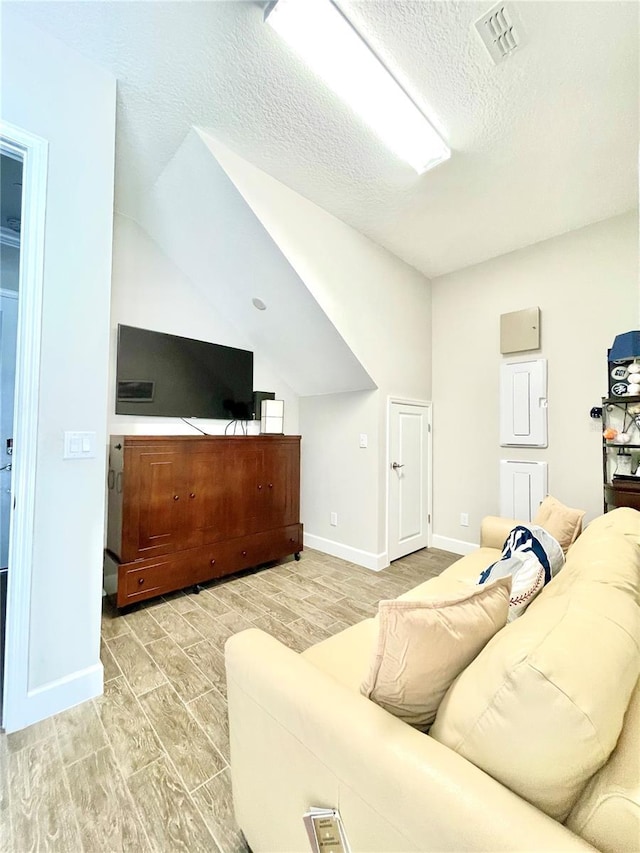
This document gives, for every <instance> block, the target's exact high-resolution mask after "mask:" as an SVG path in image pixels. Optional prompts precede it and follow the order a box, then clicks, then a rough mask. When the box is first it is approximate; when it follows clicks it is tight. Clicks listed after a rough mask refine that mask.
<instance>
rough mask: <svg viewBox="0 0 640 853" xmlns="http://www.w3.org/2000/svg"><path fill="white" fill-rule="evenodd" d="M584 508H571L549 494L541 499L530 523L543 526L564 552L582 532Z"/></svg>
mask: <svg viewBox="0 0 640 853" xmlns="http://www.w3.org/2000/svg"><path fill="white" fill-rule="evenodd" d="M583 518H584V510H582V509H572V508H571V507H570V506H565V505H564V504H563V503H560V501H558V500H556V499H555V498H554V497H551V495H547V497H546V498H545V499H544V500H543V501H542V503H541V504H540V506H539V507H538V511H537V513H536V514H535V517H534V519H533V521H532V524H536V525H539V526H540V527H544V529H545V530H547V531H548V532H549V533H550V534H551V535H552V536H553V537H554V539H557V540H558V542H559V543H560V547H561V548H562V550H563V551H564V553H565V554H566V553H567V551H568V550H569V546H570V545H572V544H573V543H574V542H575V541H576V539H577V538H578V536H579V535H580V533H582V519H583Z"/></svg>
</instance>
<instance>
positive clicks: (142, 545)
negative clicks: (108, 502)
mask: <svg viewBox="0 0 640 853" xmlns="http://www.w3.org/2000/svg"><path fill="white" fill-rule="evenodd" d="M125 477H126V483H125V489H126V501H125V504H126V506H127V507H128V510H129V512H128V515H129V518H128V519H127V520H126V523H125V524H124V529H125V530H126V531H127V537H126V540H125V542H124V547H123V551H124V553H123V554H122V555H121V558H122V560H123V562H129V561H131V560H135V559H137V558H139V557H149V556H151V555H152V554H165V553H167V552H168V551H172V550H175V549H177V548H179V547H184V544H183V543H184V541H185V538H186V537H185V531H184V526H185V525H184V518H185V513H184V509H183V507H184V505H185V499H186V497H187V495H186V493H185V480H184V455H183V453H182V452H181V451H179V450H158V451H153V450H149V451H146V450H142V451H136V452H133V453H132V454H131V458H130V464H128V465H127V471H126V473H125Z"/></svg>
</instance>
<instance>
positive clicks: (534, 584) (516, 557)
mask: <svg viewBox="0 0 640 853" xmlns="http://www.w3.org/2000/svg"><path fill="white" fill-rule="evenodd" d="M563 564H564V554H563V552H562V548H561V547H560V545H559V544H558V542H557V540H556V539H554V538H553V536H552V535H551V534H550V533H549V532H548V531H547V530H545V529H544V528H543V527H537V526H536V525H533V524H532V525H528V526H525V525H523V524H518V525H516V526H515V527H514V528H513V530H511V532H510V533H509V535H508V536H507V539H506V542H505V543H504V547H503V548H502V554H501V555H500V559H499V560H496V562H495V563H492V564H491V565H490V566H487V568H485V569H483V571H482V572H481V573H480V577H479V579H478V584H484V583H487V582H489V581H492V580H495V578H500V577H506V576H507V575H509V576H510V577H511V578H512V579H513V580H512V585H511V598H510V599H509V618H508V621H509V622H513V620H514V619H517V618H518V616H522V614H523V613H524V612H525V610H526V609H527V607H528V606H529V605H530V604H531V602H532V601H533V599H534V598H535V597H536V596H537V595H539V594H540V593H541V592H542V590H543V589H544V587H545V585H546V584H548V583H550V582H551V578H552V577H553V576H554V575H556V574H557V573H558V572H559V571H560V569H561V568H562V566H563Z"/></svg>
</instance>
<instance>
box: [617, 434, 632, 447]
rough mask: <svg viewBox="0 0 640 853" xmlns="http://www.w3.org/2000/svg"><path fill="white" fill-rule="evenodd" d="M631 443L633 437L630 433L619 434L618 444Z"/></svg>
mask: <svg viewBox="0 0 640 853" xmlns="http://www.w3.org/2000/svg"><path fill="white" fill-rule="evenodd" d="M630 441H631V436H630V435H629V433H628V432H619V433H618V435H617V437H616V442H617V443H618V444H629V442H630Z"/></svg>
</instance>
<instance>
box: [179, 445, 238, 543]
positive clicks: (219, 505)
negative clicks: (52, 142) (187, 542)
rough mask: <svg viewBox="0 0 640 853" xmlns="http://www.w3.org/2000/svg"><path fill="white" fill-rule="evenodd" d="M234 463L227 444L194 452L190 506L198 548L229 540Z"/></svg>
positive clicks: (204, 447)
mask: <svg viewBox="0 0 640 853" xmlns="http://www.w3.org/2000/svg"><path fill="white" fill-rule="evenodd" d="M231 462H232V460H231V458H230V455H229V453H227V451H226V447H225V445H224V444H214V443H213V442H209V443H207V444H206V445H203V446H202V447H199V446H197V447H195V448H193V451H192V454H191V462H190V466H189V489H188V495H187V506H188V511H189V516H190V522H189V523H190V527H191V533H192V539H193V545H194V546H195V545H200V544H202V545H206V544H207V543H209V542H218V541H219V540H221V539H225V538H227V537H228V536H229V505H230V502H229V496H228V479H229V478H230V477H232V476H233V469H232V467H231Z"/></svg>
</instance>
